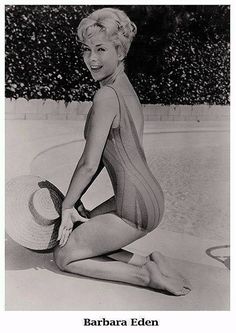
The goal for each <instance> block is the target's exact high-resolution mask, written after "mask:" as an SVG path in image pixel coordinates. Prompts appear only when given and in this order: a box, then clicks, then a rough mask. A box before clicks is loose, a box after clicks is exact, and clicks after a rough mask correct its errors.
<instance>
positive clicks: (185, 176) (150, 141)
mask: <svg viewBox="0 0 236 333" xmlns="http://www.w3.org/2000/svg"><path fill="white" fill-rule="evenodd" d="M84 143H85V142H84V140H80V141H72V142H68V143H66V144H62V145H59V146H54V147H52V148H50V149H48V150H46V151H44V152H41V153H40V154H38V155H37V156H36V157H35V158H34V160H33V161H32V163H31V173H32V174H34V175H40V176H42V177H45V178H47V179H48V180H49V181H51V182H53V183H54V184H55V185H56V186H58V187H59V188H60V189H61V190H62V192H63V193H65V192H66V190H67V186H68V184H69V181H70V178H71V175H72V173H73V171H74V168H75V165H76V163H77V161H78V159H79V157H80V155H81V153H82V150H83V147H84ZM144 150H145V153H146V157H147V161H148V164H149V166H150V169H151V170H152V172H153V174H154V176H155V177H156V178H157V180H158V181H159V183H160V184H161V186H162V188H163V191H164V195H165V214H164V217H163V220H162V223H161V225H160V226H159V227H160V228H161V229H166V230H170V231H174V232H178V233H187V234H190V235H193V236H196V237H199V238H204V239H214V240H224V241H229V132H227V131H204V130H202V131H201V130H198V131H183V132H165V133H155V132H150V133H146V134H145V135H144ZM101 189H102V191H101ZM112 194H113V191H112V187H111V183H110V180H109V178H108V175H107V173H106V171H105V170H103V171H102V173H101V174H100V175H99V177H98V178H97V179H96V181H95V182H94V184H93V185H92V186H91V187H90V188H89V190H88V191H87V193H86V194H85V195H84V202H85V205H87V207H88V208H89V209H90V208H92V207H94V206H96V205H98V204H99V203H101V202H102V201H104V200H106V199H107V198H108V197H110V196H111V195H112Z"/></svg>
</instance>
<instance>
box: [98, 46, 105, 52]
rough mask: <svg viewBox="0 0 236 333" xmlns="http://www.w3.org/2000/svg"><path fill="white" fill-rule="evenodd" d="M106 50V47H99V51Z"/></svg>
mask: <svg viewBox="0 0 236 333" xmlns="http://www.w3.org/2000/svg"><path fill="white" fill-rule="evenodd" d="M104 51H106V50H105V48H104V47H99V48H98V52H104Z"/></svg>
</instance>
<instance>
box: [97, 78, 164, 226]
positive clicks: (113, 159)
mask: <svg viewBox="0 0 236 333" xmlns="http://www.w3.org/2000/svg"><path fill="white" fill-rule="evenodd" d="M120 82H121V81H117V80H116V81H115V82H114V83H113V84H108V85H107V87H110V88H111V89H113V91H114V92H115V94H116V97H117V99H118V101H119V117H118V120H117V123H118V124H116V126H114V123H113V127H112V128H111V130H110V132H109V135H108V139H107V142H106V145H105V147H104V151H103V157H102V159H103V163H104V165H105V166H106V169H107V171H108V173H109V176H110V178H111V182H112V185H113V189H114V193H115V197H116V204H117V210H116V212H117V214H118V215H119V216H120V217H121V218H122V219H124V220H125V221H126V222H127V223H129V224H131V225H133V226H135V227H136V228H138V229H141V230H146V231H151V230H153V229H154V228H155V227H156V226H157V224H158V223H159V221H160V220H161V217H162V215H163V210H164V199H163V192H162V190H161V187H160V185H159V183H158V182H157V180H156V179H155V177H154V176H153V175H152V173H151V171H150V169H149V167H148V164H147V161H146V157H145V153H144V150H143V146H142V133H143V115H142V110H141V105H140V103H139V101H138V99H137V98H136V96H135V94H134V93H133V92H132V90H131V88H132V86H131V88H130V87H129V89H127V86H125V85H122V86H121V85H120ZM131 112H133V113H132V114H131Z"/></svg>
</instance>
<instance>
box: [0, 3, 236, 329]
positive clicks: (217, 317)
mask: <svg viewBox="0 0 236 333" xmlns="http://www.w3.org/2000/svg"><path fill="white" fill-rule="evenodd" d="M21 4H22V5H32V4H33V5H35V4H38V5H44V4H48V5H101V4H103V5H107V4H112V5H115V4H119V5H122V4H124V5H132V4H137V5H142V4H144V2H143V1H142V2H141V1H128V0H126V1H119V2H115V3H113V2H111V1H105V0H104V1H92V2H89V1H78V2H77V1H43V0H41V1H36V2H33V1H29V0H25V1H17V0H15V1H8V2H4V3H1V5H0V24H1V28H2V29H1V30H0V42H1V52H2V54H1V55H2V59H4V30H5V27H4V24H5V18H4V12H5V9H4V6H5V5H21ZM147 4H150V5H162V4H163V5H167V4H168V5H171V4H172V5H183V4H186V5H191V4H192V5H196V4H197V5H200V4H202V5H221V4H222V5H223V4H225V5H229V4H230V5H231V59H236V58H235V49H234V42H233V41H234V39H235V24H234V20H235V10H234V7H235V6H234V3H233V0H232V1H222V0H221V1H217V2H216V1H209V0H208V1H200V0H198V1H197V3H196V1H145V5H147ZM233 13H234V14H233ZM0 63H1V66H0V73H1V78H2V80H3V81H2V84H1V90H0V94H1V100H2V103H1V109H2V110H1V118H0V119H1V121H0V126H1V128H0V135H1V153H2V159H1V161H2V165H1V181H2V186H1V198H2V200H1V206H0V211H1V214H2V219H1V228H0V229H1V230H0V231H1V234H0V235H1V241H2V242H1V249H0V263H1V268H2V271H1V280H0V281H1V284H0V296H1V297H0V300H1V301H0V306H1V310H2V311H1V312H0V323H1V329H2V331H4V332H12V333H13V332H19V333H21V332H22V333H28V332H29V333H32V332H34V333H38V332H39V333H42V332H50V331H51V332H52V331H54V332H58V333H60V332H63V333H64V332H66V333H67V332H76V333H77V332H78V333H80V332H104V330H105V331H107V332H108V331H109V332H113V330H114V331H118V330H122V331H123V330H125V331H126V330H128V331H129V332H131V331H134V330H135V332H149V331H153V332H154V330H155V332H161V333H162V332H168V333H170V332H181V333H184V332H191V333H195V332H197V333H199V332H206V331H208V330H209V331H210V332H214V333H218V332H219V333H222V331H227V332H232V330H234V329H235V328H234V329H233V327H235V324H234V321H233V319H234V311H235V303H234V297H233V295H234V294H235V293H234V291H235V287H234V279H233V277H234V276H235V274H234V269H232V271H233V272H232V274H231V281H232V283H231V311H215V312H210V311H205V312H203V311H160V312H157V311H142V312H133V311H132V312H127V311H125V312H123V311H122V312H120V311H112V312H109V311H106V312H99V311H96V312H95V311H90V312H80V311H60V312H58V311H47V312H46V311H45V312H44V311H41V312H38V311H34V312H33V311H32V312H27V311H24V312H23V311H17V312H13V311H4V274H5V273H4V200H3V199H4V186H5V185H4V155H5V154H4V152H5V149H4V147H5V142H4V113H5V111H4V99H5V98H4V94H5V92H4V72H5V71H4V61H1V62H0ZM234 74H235V65H234V63H233V61H231V97H232V101H231V170H232V172H231V198H234V197H236V196H235V193H234V186H233V185H235V177H234V170H235V165H234V158H232V155H233V157H234V147H233V146H234V143H235V134H234V128H235V127H234V122H235V116H234V110H235V108H234V106H235V101H234V95H235V92H234V87H235V84H234V83H235V78H234ZM233 206H234V205H233V203H231V221H232V223H231V256H232V255H234V253H236V252H235V250H234V239H233V235H234V234H235V233H234V231H235V230H234V229H235V228H234V226H233V224H234V223H235V222H236V221H235V219H234V211H233ZM233 222H234V223H233ZM233 261H234V260H233ZM78 297H79V295H78ZM103 316H106V317H107V318H117V319H125V318H130V317H133V316H134V317H135V316H138V317H140V316H144V317H146V318H150V319H157V320H159V324H160V326H159V327H146V328H143V327H113V328H112V327H108V328H106V327H83V326H82V319H83V317H91V318H100V317H103Z"/></svg>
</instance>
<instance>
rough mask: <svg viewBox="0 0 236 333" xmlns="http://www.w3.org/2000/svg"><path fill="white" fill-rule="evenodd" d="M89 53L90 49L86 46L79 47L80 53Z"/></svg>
mask: <svg viewBox="0 0 236 333" xmlns="http://www.w3.org/2000/svg"><path fill="white" fill-rule="evenodd" d="M89 51H90V49H89V48H88V47H87V46H82V47H81V52H82V53H85V52H89Z"/></svg>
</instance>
